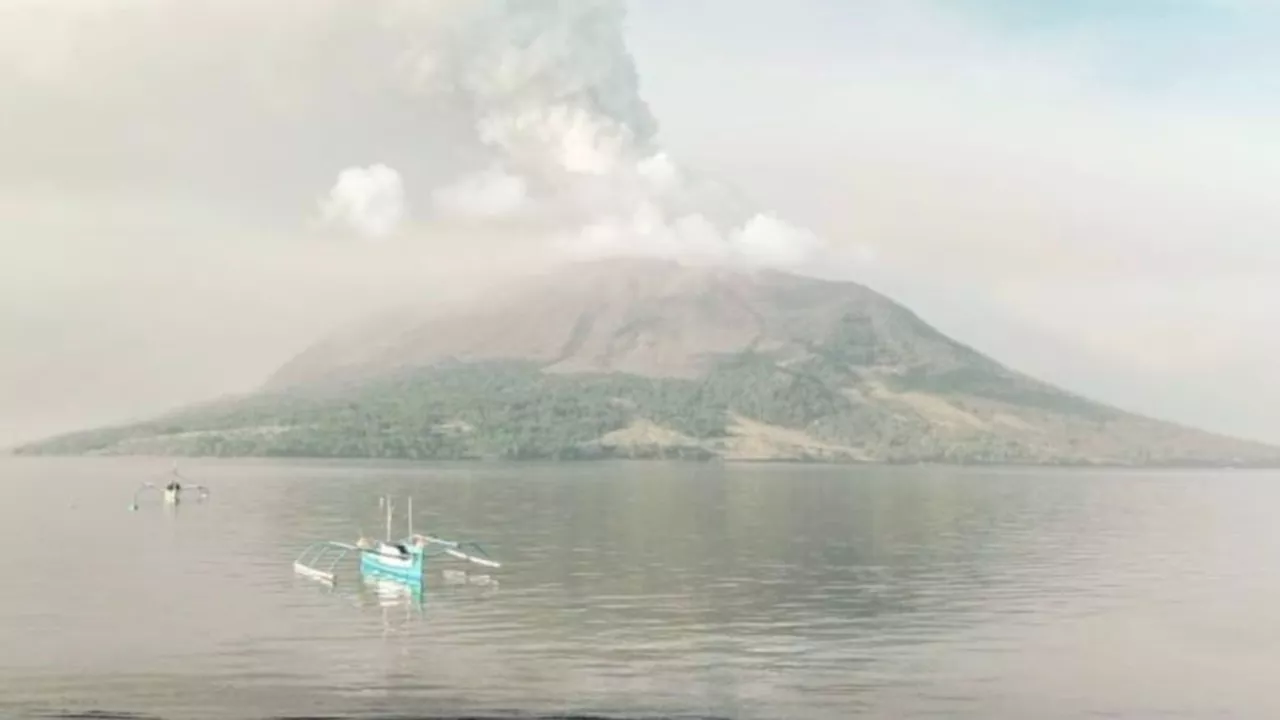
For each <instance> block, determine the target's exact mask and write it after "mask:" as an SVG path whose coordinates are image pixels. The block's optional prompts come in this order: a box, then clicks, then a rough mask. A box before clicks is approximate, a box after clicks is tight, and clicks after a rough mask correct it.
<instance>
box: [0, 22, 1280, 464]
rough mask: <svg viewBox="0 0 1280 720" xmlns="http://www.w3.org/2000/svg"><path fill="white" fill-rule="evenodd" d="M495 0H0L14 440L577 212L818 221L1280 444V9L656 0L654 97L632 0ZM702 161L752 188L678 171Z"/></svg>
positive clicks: (707, 241) (647, 51)
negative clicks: (618, 10) (567, 98)
mask: <svg viewBox="0 0 1280 720" xmlns="http://www.w3.org/2000/svg"><path fill="white" fill-rule="evenodd" d="M460 3H461V0H418V1H417V2H416V3H415V2H413V1H412V0H370V1H369V2H356V1H355V0H314V2H310V3H307V4H306V6H305V7H306V10H300V9H299V8H301V7H303V6H301V5H297V4H295V3H286V2H283V0H281V1H280V2H271V1H270V0H255V1H254V2H249V1H248V0H221V1H220V2H212V1H211V0H186V1H179V0H40V1H39V2H37V1H36V0H0V130H2V131H3V132H0V349H2V350H3V352H2V353H0V443H3V442H6V441H13V440H19V439H24V438H31V437H35V436H39V435H41V434H44V433H47V432H51V431H57V430H62V429H70V428H74V427H77V426H80V425H82V424H88V423H95V422H101V421H108V420H115V419H123V418H126V417H130V416H136V415H139V414H147V413H150V412H153V411H155V410H157V409H161V408H164V407H167V406H170V405H174V404H178V403H182V402H187V401H191V400H196V399H200V398H204V397H208V396H211V395H216V394H218V393H220V392H225V391H238V390H244V389H247V388H250V387H252V386H253V385H254V384H256V383H257V382H258V381H260V380H261V379H262V378H263V377H265V375H266V374H267V373H269V372H270V371H271V370H272V369H273V368H274V367H275V366H276V365H277V364H279V363H280V362H282V361H284V360H285V359H287V358H288V357H289V356H290V355H291V354H292V353H294V352H296V351H297V350H299V349H300V348H301V347H303V346H305V345H306V344H308V343H309V342H310V341H312V340H314V339H315V338H316V337H317V336H318V335H320V334H322V333H324V332H325V331H326V330H328V329H330V328H332V327H334V326H335V325H339V324H344V323H348V322H351V321H353V320H355V319H357V318H359V317H361V316H363V315H364V314H365V313H367V312H369V311H370V310H372V309H375V308H377V307H381V306H383V305H385V304H387V303H389V302H392V301H400V300H404V299H408V298H415V299H422V300H427V299H430V298H434V297H437V296H442V295H445V294H452V293H454V292H457V291H468V290H473V291H479V290H482V289H483V288H484V287H485V285H484V282H485V281H486V280H494V279H495V278H500V277H501V276H502V273H503V272H505V271H506V270H508V269H511V268H524V267H527V266H529V265H530V264H531V263H533V262H535V261H538V260H545V259H548V258H551V257H553V256H554V255H553V253H552V252H551V251H550V250H549V248H551V247H553V246H554V247H563V244H560V245H557V244H556V243H555V242H552V241H550V240H548V239H547V238H550V237H552V236H555V235H557V233H560V230H559V229H561V228H564V227H567V226H575V227H576V225H575V224H580V225H582V226H583V227H584V228H588V229H590V232H588V230H587V229H584V230H583V231H582V232H581V233H580V234H575V236H574V239H575V241H580V240H588V239H589V240H591V242H593V243H598V242H611V243H616V242H618V241H619V238H623V239H624V240H626V241H631V240H633V239H634V238H632V237H631V236H632V235H639V236H642V237H640V239H639V240H636V242H645V243H653V244H662V243H665V244H667V245H673V246H674V245H676V244H680V243H686V244H692V245H698V244H699V243H701V245H699V246H700V247H703V248H704V249H706V248H713V249H715V251H716V252H721V251H722V248H732V252H735V253H740V254H744V255H745V254H750V256H751V257H753V258H756V259H759V260H760V261H761V262H775V261H776V262H779V263H782V262H789V261H791V259H793V256H794V257H799V256H797V255H795V253H793V252H791V250H793V249H794V248H795V247H808V245H806V243H809V244H811V243H812V242H813V241H814V238H821V239H822V240H823V241H825V242H826V243H827V244H828V246H829V247H828V252H831V251H834V252H839V251H842V250H850V251H851V252H849V253H848V257H849V258H851V259H850V261H849V262H848V264H847V265H846V266H843V267H840V266H834V265H833V264H832V263H831V262H826V263H824V266H825V267H826V268H827V269H828V271H830V272H838V273H843V274H844V276H846V277H850V278H852V279H858V280H862V281H865V282H867V283H869V284H871V285H872V286H873V287H876V288H877V289H881V290H883V291H885V292H888V293H889V294H890V295H892V296H893V297H895V298H896V299H899V300H901V301H903V302H904V303H906V304H907V305H909V306H911V307H913V308H914V309H916V310H917V311H918V312H920V314H921V315H922V316H923V317H925V319H927V320H929V321H931V322H933V323H934V324H936V325H938V326H939V327H940V328H941V329H943V330H944V331H947V332H949V333H951V334H953V335H954V336H956V337H957V338H959V339H961V340H963V341H966V342H969V343H971V344H973V345H975V346H977V347H978V348H979V349H982V350H985V351H988V352H991V353H992V354H994V355H995V356H996V357H998V358H999V359H1001V360H1002V361H1005V362H1007V363H1008V364H1011V365H1013V366H1015V367H1017V368H1019V369H1022V370H1025V371H1028V372H1031V373H1033V374H1038V375H1040V376H1042V377H1044V378H1046V379H1048V380H1051V381H1055V382H1057V383H1059V384H1062V385H1064V386H1066V387H1068V388H1070V389H1073V390H1076V391H1080V392H1084V393H1086V394H1090V395H1093V396H1095V397H1097V398H1099V399H1102V400H1106V401H1109V402H1112V403H1115V404H1119V405H1121V406H1123V407H1126V408H1129V409H1133V410H1137V411H1142V412H1148V413H1153V414H1157V415H1159V416H1162V417H1167V418H1171V419H1176V420H1181V421H1184V422H1188V423H1194V424H1198V425H1202V426H1206V427H1210V428H1213V429H1220V430H1225V431H1231V432H1237V433H1242V434H1247V435H1250V436H1255V437H1260V438H1264V439H1270V440H1274V441H1280V383H1271V382H1269V381H1270V379H1271V374H1272V370H1271V368H1272V366H1273V365H1274V363H1275V360H1274V359H1275V358H1276V357H1280V336H1277V334H1276V333H1273V332H1271V330H1272V328H1274V327H1277V326H1278V325H1280V283H1277V282H1275V281H1276V280H1277V279H1280V203H1277V202H1275V199H1274V198H1275V194H1276V193H1277V192H1278V191H1280V129H1277V128H1278V127H1280V126H1277V125H1276V123H1275V118H1277V117H1280V112H1278V111H1280V44H1277V43H1275V42H1274V38H1276V37H1280V6H1278V5H1277V4H1274V3H1270V2H1263V1H1262V0H1258V1H1257V2H1251V1H1250V0H1182V1H1177V0H1124V2H1115V1H1113V0H1061V1H1060V2H1052V1H1044V2H1025V1H1023V0H972V1H969V2H963V1H961V0H937V1H936V2H928V1H925V0H863V1H854V0H825V1H818V0H797V1H795V2H789V3H779V2H773V1H770V2H765V1H764V0H635V1H633V2H632V3H631V4H630V7H629V12H628V15H627V16H626V23H627V24H626V31H625V39H626V41H627V44H628V46H629V48H630V50H631V52H632V54H633V56H634V59H635V64H636V67H637V70H638V72H637V73H636V74H637V75H638V89H639V93H640V96H641V97H642V98H643V100H645V101H647V103H648V107H647V109H646V108H645V107H644V106H642V105H639V104H637V102H636V101H635V92H634V91H635V89H636V83H635V78H634V77H631V75H630V72H629V70H630V68H629V67H628V66H626V64H625V63H622V62H619V54H618V52H619V50H618V48H615V47H612V46H610V45H609V44H608V43H607V42H603V41H601V38H603V39H604V40H608V39H609V37H611V36H610V34H609V28H610V27H611V23H615V22H616V21H617V20H618V18H617V17H616V16H615V15H613V14H612V10H611V8H612V5H611V3H609V2H607V0H590V1H589V2H579V3H574V2H569V1H567V0H566V1H565V2H559V3H553V2H550V0H548V1H547V2H545V3H538V5H537V7H538V11H537V12H532V13H528V12H526V13H525V15H528V16H530V17H523V16H522V17H521V18H518V21H519V22H510V18H508V17H506V15H505V14H504V13H503V12H500V11H493V12H492V13H490V14H488V15H485V14H484V13H481V12H478V11H475V12H473V11H471V10H470V8H472V7H487V8H496V7H499V6H500V5H501V3H500V2H498V0H493V1H490V0H484V2H481V1H480V0H476V1H475V2H473V3H472V4H471V5H468V6H467V7H468V8H469V9H468V10H467V11H466V12H463V11H460V10H459V7H461V4H460ZM529 5H532V3H530V4H529ZM175 8H177V10H175ZM558 8H559V10H557V9H558ZM374 9H377V10H378V12H375V11H374ZM383 11H385V12H383ZM556 12H561V13H562V14H563V15H564V17H565V18H568V19H567V20H566V19H563V18H562V19H560V20H557V18H555V17H551V16H552V15H555V14H556ZM388 13H390V14H388ZM396 13H399V14H396ZM508 14H509V13H508ZM533 15H538V17H532V16H533ZM473 16H474V17H473ZM389 18H390V20H393V21H394V22H393V21H389ZM459 28H462V29H461V30H460V29H459ZM475 28H481V29H479V30H476V29H475ZM579 32H580V35H579V34H575V33H579ZM580 36H581V37H588V38H590V39H592V40H593V42H590V43H584V42H580V41H579V38H580ZM459 38H461V40H459ZM495 38H498V40H495ZM512 38H517V39H519V38H523V39H522V40H520V42H522V43H525V45H522V47H526V46H527V52H528V53H536V54H535V55H532V56H529V55H525V56H516V57H515V58H514V59H513V58H512V57H511V56H510V54H509V53H506V48H507V46H506V45H504V44H502V43H509V42H512ZM499 40H500V42H499ZM526 41H527V42H526ZM442 47H447V48H448V50H447V51H446V50H441V49H440V48H442ZM499 51H501V52H499ZM486 53H487V54H486ZM473 55H474V57H473ZM530 57H532V58H533V60H536V61H537V62H538V63H540V64H539V65H538V67H539V68H541V70H542V71H545V72H540V73H530V72H527V71H525V70H524V69H523V68H525V67H526V66H527V64H528V63H529V62H530ZM476 58H479V59H480V60H483V61H484V62H480V61H479V60H476ZM533 85H536V87H533ZM587 85H590V87H589V88H588V87H587ZM442 88H443V89H442ZM531 88H532V89H531ZM584 88H585V89H586V90H590V91H591V92H590V93H589V94H590V96H591V98H592V100H591V102H592V103H594V104H593V105H592V107H593V108H597V109H599V110H600V114H599V117H595V116H592V117H588V118H586V119H584V118H581V117H578V116H577V115H575V114H573V113H557V112H548V111H545V108H542V109H537V111H536V112H533V113H532V114H530V112H529V109H530V108H531V107H534V106H535V105H536V102H540V98H542V97H544V96H548V97H549V96H552V95H556V94H557V93H559V94H565V93H568V94H569V95H573V94H574V93H578V94H579V95H581V94H582V93H583V92H585V90H584ZM601 88H604V89H606V90H607V92H602V91H601ZM557 96H558V95H557ZM574 97H577V96H574ZM557 107H558V106H557ZM569 107H576V106H572V105H571V106H569ZM495 108H496V109H497V110H495V111H494V112H489V111H490V110H493V109H495ZM601 118H603V120H601ZM655 119H656V124H654V123H653V122H652V121H653V120H655ZM491 121H492V122H491ZM601 123H603V124H601ZM618 127H623V128H625V130H626V133H625V138H626V140H625V142H624V143H623V144H622V146H619V145H618V142H621V141H617V142H615V141H616V139H617V138H618V137H623V135H619V134H614V133H613V131H614V130H616V129H617V128H618ZM602 128H603V129H602ZM548 138H550V140H548ZM543 141H547V142H549V143H551V145H554V152H551V151H550V150H548V149H547V147H550V146H547V147H544V146H543V145H540V144H539V143H542V142H543ZM571 141H572V142H571ZM663 150H665V155H664V154H663V153H662V152H661V151H663ZM619 158H622V160H623V161H625V162H623V166H625V167H623V169H622V170H618V169H617V168H615V167H614V165H617V164H618V163H619V162H621V161H619V160H618V159H619ZM668 158H672V159H674V160H673V161H672V162H674V165H670V164H668V162H667V160H668ZM550 166H554V167H555V170H556V171H555V172H554V173H552V172H550V171H548V170H546V168H547V167H550ZM344 171H346V172H345V173H344ZM690 173H701V174H702V175H703V176H706V177H710V178H716V179H720V180H725V181H728V182H730V183H732V184H734V185H736V186H737V188H738V189H739V190H741V191H742V194H743V195H744V196H745V200H743V199H742V198H737V199H733V200H724V201H723V202H721V200H719V199H707V198H712V196H713V194H714V193H716V192H719V191H718V190H716V189H715V188H711V189H704V188H702V186H698V185H696V184H695V183H694V181H692V180H683V181H680V182H681V184H679V185H678V187H679V188H680V190H679V192H678V193H676V192H674V191H670V192H668V190H662V192H667V193H668V194H667V195H665V196H662V197H658V194H660V193H659V191H658V190H654V189H653V188H668V189H669V188H670V187H672V186H673V183H675V182H676V181H674V180H672V179H671V178H675V177H685V175H687V174H690ZM584 177H585V178H589V179H591V182H586V181H582V180H581V178H584ZM601 178H604V180H601ZM606 180H607V182H606ZM646 183H649V184H646ZM642 188H644V189H642ZM704 190H705V192H704ZM699 193H703V194H699ZM552 195H554V196H555V197H556V198H557V199H558V200H557V202H555V203H551V202H546V201H545V199H546V198H548V197H551V196H552ZM720 197H721V196H720V195H715V198H720ZM742 202H747V203H748V204H749V205H751V206H752V208H754V209H752V210H750V211H743V210H742V208H743V207H745V206H743V205H742V204H741V203H742ZM602 207H607V208H610V212H609V213H605V214H604V217H603V219H601V218H598V217H595V215H594V214H593V213H595V211H596V210H598V209H599V208H602ZM615 211H616V212H615ZM651 211H652V213H654V215H653V217H658V218H660V219H659V220H656V221H654V222H650V220H651V219H652V218H650V216H649V215H646V214H645V213H649V212H651ZM694 211H696V212H694ZM771 211H772V212H776V213H777V217H778V218H784V219H785V220H786V221H789V222H790V223H791V224H792V226H783V225H781V224H780V221H779V222H777V223H772V224H770V223H767V222H763V221H761V222H753V221H752V220H751V218H752V217H755V218H756V219H757V220H759V218H760V217H761V216H756V215H753V213H756V212H764V213H768V212H771ZM596 214H598V213H596ZM633 216H634V217H633ZM617 218H621V220H620V221H619V222H614V220H615V219H617ZM646 218H649V219H646ZM766 219H768V218H766ZM642 220H643V222H642ZM655 222H656V227H657V228H658V229H657V230H654V227H655V225H654V223H655ZM713 226H714V227H713ZM806 228H807V230H811V231H813V233H815V235H814V236H813V237H810V236H808V235H807V231H806ZM560 234H562V233H560ZM494 258H499V260H498V261H496V262H495V260H494ZM855 258H856V260H855ZM833 267H834V268H835V269H834V270H833V269H832V268H833Z"/></svg>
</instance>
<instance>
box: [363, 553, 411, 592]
mask: <svg viewBox="0 0 1280 720" xmlns="http://www.w3.org/2000/svg"><path fill="white" fill-rule="evenodd" d="M422 570H423V555H422V553H421V552H410V553H409V554H408V557H398V556H393V555H387V554H384V553H379V552H376V551H366V552H362V553H360V572H362V573H363V574H365V575H373V576H376V577H383V578H390V579H392V580H398V581H400V582H404V583H411V584H418V583H421V582H422V574H423V573H422Z"/></svg>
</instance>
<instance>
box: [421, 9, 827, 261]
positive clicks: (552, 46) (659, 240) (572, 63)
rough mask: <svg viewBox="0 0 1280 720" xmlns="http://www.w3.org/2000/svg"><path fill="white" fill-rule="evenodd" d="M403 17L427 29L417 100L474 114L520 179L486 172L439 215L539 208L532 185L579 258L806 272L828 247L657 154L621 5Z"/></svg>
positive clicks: (425, 12) (491, 146) (450, 191)
mask: <svg viewBox="0 0 1280 720" xmlns="http://www.w3.org/2000/svg"><path fill="white" fill-rule="evenodd" d="M446 8H447V10H446ZM401 11H402V12H405V13H408V15H406V16H402V17H400V18H399V19H398V22H401V23H402V24H403V23H404V22H405V21H406V18H408V19H410V20H411V21H412V22H408V25H410V26H414V25H415V23H417V25H416V28H415V30H414V31H413V37H414V40H413V41H412V42H413V49H412V51H411V52H410V53H409V54H408V55H407V59H406V60H405V67H406V68H409V73H410V76H411V82H410V85H411V86H412V87H413V88H414V92H417V93H424V94H426V93H429V94H432V95H444V96H447V97H451V98H453V99H454V100H457V101H459V104H460V105H461V106H465V107H468V108H470V109H471V112H472V114H473V120H472V122H473V127H474V132H475V136H476V140H477V141H478V142H479V143H480V145H481V146H483V147H485V148H487V149H488V150H489V151H490V152H492V153H496V154H497V155H498V157H499V158H500V160H501V164H502V165H503V166H505V167H507V168H510V169H511V171H513V172H515V173H517V175H515V176H510V175H507V174H506V173H502V172H497V171H494V170H492V169H491V170H482V171H479V172H478V173H477V174H476V175H474V176H472V177H469V178H467V179H465V180H463V181H462V182H460V183H458V184H456V185H454V186H451V187H448V188H444V189H442V190H439V191H437V192H436V193H435V196H434V203H435V205H436V206H437V208H439V209H442V210H446V211H449V212H453V213H461V214H466V215H471V216H483V217H496V216H502V215H505V214H508V213H510V212H512V211H514V210H517V209H519V208H520V207H523V206H525V205H528V204H531V203H532V202H533V201H532V200H531V199H530V198H529V197H528V192H527V191H528V188H527V186H526V184H525V179H528V181H529V182H531V183H533V184H535V185H536V186H537V187H538V188H539V189H540V193H539V198H538V204H539V205H542V206H550V209H551V210H552V212H553V214H558V215H559V216H560V217H564V218H566V222H568V223H570V227H569V228H566V230H565V232H562V233H561V237H564V236H566V235H567V236H569V238H570V239H568V240H563V241H562V242H561V243H560V247H561V248H563V249H568V250H570V251H571V252H574V253H587V254H591V255H599V254H613V255H618V254H623V255H627V254H630V255H647V256H652V255H659V256H663V257H671V258H677V259H684V260H690V261H698V262H736V263H744V264H750V265H757V266H760V265H764V266H778V267H797V266H800V265H803V264H804V263H805V262H807V261H808V260H810V259H811V258H812V257H813V256H814V255H816V254H818V253H821V252H822V251H823V250H824V249H825V243H824V242H822V240H821V239H820V238H818V237H817V236H815V235H814V234H813V233H812V232H809V231H807V230H804V229H802V228H798V227H794V226H792V225H790V224H788V223H786V222H785V221H783V220H781V219H779V218H778V217H776V216H775V215H773V214H771V213H767V212H761V211H759V210H757V209H755V208H752V207H750V206H749V204H747V203H744V202H743V201H742V199H741V198H738V197H736V196H735V195H734V193H733V192H732V191H731V190H730V189H729V188H727V187H725V186H720V185H718V184H716V183H712V182H709V181H706V180H695V179H694V178H693V177H692V176H691V175H690V174H689V173H688V172H686V171H685V170H684V169H683V168H681V167H680V165H679V163H678V162H676V160H675V159H673V158H672V157H671V156H670V155H669V154H668V153H667V152H665V151H664V150H663V149H662V148H661V147H659V146H658V145H657V143H656V142H655V136H656V130H657V123H656V121H655V120H654V118H653V116H652V114H651V113H650V111H649V108H648V106H647V105H646V104H645V102H644V100H643V98H642V97H641V95H640V92H639V82H638V78H637V73H636V68H635V64H634V62H633V59H632V57H631V55H630V52H629V51H628V49H627V47H626V43H625V37H624V20H625V4H624V3H623V2H622V0H580V1H579V2H573V3H566V2H537V3H508V2H500V1H498V0H472V1H469V2H464V1H462V0H444V1H443V2H438V3H420V4H418V5H417V6H414V7H410V6H407V5H406V6H404V7H402V8H401ZM542 189H546V192H545V193H543V192H541V190H542ZM574 223H576V225H575V224H574Z"/></svg>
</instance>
